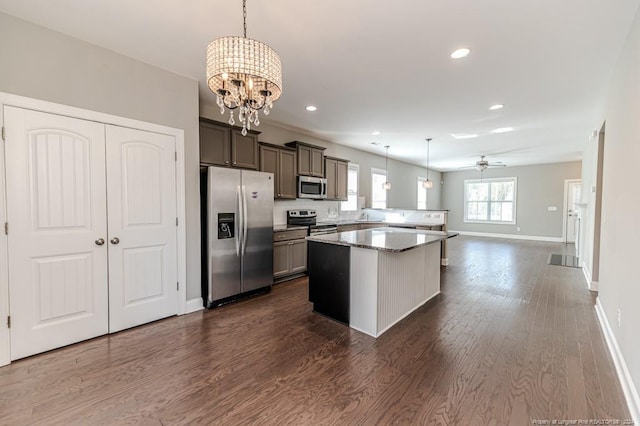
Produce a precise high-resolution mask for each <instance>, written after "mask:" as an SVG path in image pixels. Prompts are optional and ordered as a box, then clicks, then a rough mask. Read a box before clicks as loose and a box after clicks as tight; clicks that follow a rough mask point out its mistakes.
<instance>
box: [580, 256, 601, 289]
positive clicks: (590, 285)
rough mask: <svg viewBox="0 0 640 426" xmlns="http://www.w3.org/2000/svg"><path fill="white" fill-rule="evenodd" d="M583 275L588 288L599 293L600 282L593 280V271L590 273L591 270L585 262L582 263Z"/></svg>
mask: <svg viewBox="0 0 640 426" xmlns="http://www.w3.org/2000/svg"><path fill="white" fill-rule="evenodd" d="M582 274H583V275H584V279H585V281H586V282H587V288H588V289H589V290H591V291H598V281H592V280H591V271H589V268H587V264H586V263H585V262H584V261H582Z"/></svg>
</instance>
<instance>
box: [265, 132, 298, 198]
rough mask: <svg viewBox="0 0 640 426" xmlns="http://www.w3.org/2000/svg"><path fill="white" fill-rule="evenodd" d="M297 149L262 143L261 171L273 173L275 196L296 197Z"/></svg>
mask: <svg viewBox="0 0 640 426" xmlns="http://www.w3.org/2000/svg"><path fill="white" fill-rule="evenodd" d="M296 159H297V156H296V150H295V149H293V148H287V147H283V146H277V145H271V144H267V143H263V142H261V143H260V171H262V172H270V173H273V175H274V177H275V185H274V192H273V194H274V198H288V199H293V198H296Z"/></svg>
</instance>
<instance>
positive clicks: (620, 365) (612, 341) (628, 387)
mask: <svg viewBox="0 0 640 426" xmlns="http://www.w3.org/2000/svg"><path fill="white" fill-rule="evenodd" d="M596 314H597V315H598V320H599V322H600V327H601V328H602V332H603V333H604V338H605V340H606V342H607V346H608V347H609V352H610V353H611V357H612V358H613V363H614V365H615V367H616V372H617V373H618V379H620V384H621V385H622V391H623V392H624V398H625V400H626V401H627V405H628V406H629V411H630V412H631V419H632V420H633V422H634V423H633V424H636V425H640V397H639V396H638V390H637V389H636V387H635V385H634V383H633V379H632V378H631V374H629V369H628V368H627V363H626V362H625V360H624V357H623V356H622V351H620V346H618V342H617V341H616V337H615V336H614V334H613V330H612V329H611V325H610V324H609V321H608V320H607V316H606V314H605V313H604V309H603V308H602V304H600V298H598V300H597V301H596Z"/></svg>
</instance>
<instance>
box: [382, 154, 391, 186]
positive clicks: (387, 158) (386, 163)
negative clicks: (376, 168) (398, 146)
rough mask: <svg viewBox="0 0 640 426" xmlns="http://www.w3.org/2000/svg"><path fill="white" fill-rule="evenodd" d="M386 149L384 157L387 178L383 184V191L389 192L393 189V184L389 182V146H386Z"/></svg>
mask: <svg viewBox="0 0 640 426" xmlns="http://www.w3.org/2000/svg"><path fill="white" fill-rule="evenodd" d="M384 149H386V150H387V152H386V154H385V155H384V158H385V159H384V169H385V177H386V178H387V179H386V180H385V182H384V183H383V184H382V189H384V190H385V191H388V190H390V189H391V182H389V145H385V146H384Z"/></svg>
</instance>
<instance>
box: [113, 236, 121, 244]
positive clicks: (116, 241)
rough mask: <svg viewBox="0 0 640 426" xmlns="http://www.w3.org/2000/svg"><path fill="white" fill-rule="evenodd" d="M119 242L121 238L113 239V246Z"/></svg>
mask: <svg viewBox="0 0 640 426" xmlns="http://www.w3.org/2000/svg"><path fill="white" fill-rule="evenodd" d="M119 242H120V238H118V237H113V238H112V239H111V244H118V243H119Z"/></svg>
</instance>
